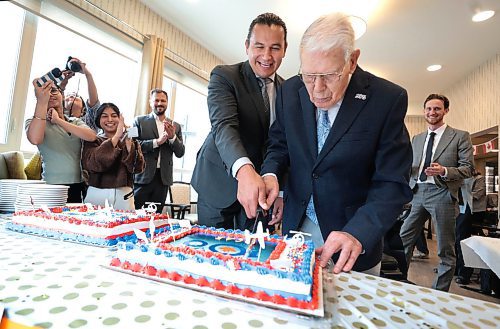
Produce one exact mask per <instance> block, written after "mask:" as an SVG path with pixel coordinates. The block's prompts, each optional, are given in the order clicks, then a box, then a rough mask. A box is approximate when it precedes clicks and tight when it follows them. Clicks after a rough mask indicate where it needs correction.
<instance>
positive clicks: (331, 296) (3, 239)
mask: <svg viewBox="0 0 500 329" xmlns="http://www.w3.org/2000/svg"><path fill="white" fill-rule="evenodd" d="M3 224H4V222H3V221H2V220H0V303H1V304H2V305H3V306H4V307H5V308H6V309H7V311H8V314H9V317H10V318H11V320H13V321H16V322H19V323H23V324H26V325H38V326H41V327H44V328H149V329H151V328H196V329H201V328H225V329H229V328H273V329H274V328H278V329H279V328H287V329H288V328H381V327H382V328H462V327H465V328H478V327H491V328H494V327H496V326H497V324H498V323H500V305H498V304H493V303H488V302H484V301H480V300H475V299H471V298H466V297H462V296H458V295H453V294H448V293H444V292H440V291H436V290H432V289H429V288H423V287H419V286H413V285H409V284H405V283H400V282H396V281H392V280H387V279H383V278H379V277H374V276H370V275H365V274H362V273H357V272H352V273H344V274H340V275H333V274H330V273H328V272H326V271H325V272H324V280H323V281H324V288H323V290H324V291H323V293H324V301H325V317H324V318H321V319H318V318H310V317H304V316H297V315H295V314H291V313H287V312H284V311H277V310H273V309H268V308H265V307H261V306H256V305H251V304H247V303H244V302H236V301H232V300H228V299H224V298H219V297H215V296H212V295H208V294H204V293H200V292H196V291H192V290H189V289H183V288H180V287H174V286H171V285H168V284H163V283H158V282H153V281H151V280H147V279H142V278H138V277H134V276H131V275H127V274H124V273H118V272H115V271H111V270H108V269H106V268H103V267H102V266H100V265H102V264H104V263H105V262H106V260H105V257H106V254H107V250H106V249H105V248H97V247H91V246H83V245H78V244H73V243H67V242H61V241H55V240H48V239H44V238H39V237H34V236H28V235H23V234H19V233H15V232H10V231H7V230H5V229H4V227H3Z"/></svg>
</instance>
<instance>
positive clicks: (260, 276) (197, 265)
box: [110, 225, 319, 310]
mask: <svg viewBox="0 0 500 329" xmlns="http://www.w3.org/2000/svg"><path fill="white" fill-rule="evenodd" d="M161 231H162V232H161V233H159V234H157V235H156V236H155V237H153V239H152V240H150V241H148V242H145V241H138V242H137V243H132V242H120V243H118V245H117V250H116V251H115V252H114V253H113V255H112V257H111V258H112V260H111V262H110V266H111V267H117V268H120V269H121V270H125V271H130V272H134V273H138V274H140V275H141V276H148V277H152V278H157V279H160V280H161V281H167V282H169V281H175V282H177V283H179V284H181V285H188V286H193V285H194V286H198V287H204V288H203V290H207V289H208V290H215V291H219V292H223V294H226V293H227V294H231V295H237V296H240V297H241V296H244V297H245V298H252V299H255V300H259V301H263V302H268V303H272V304H276V305H287V306H289V307H292V308H297V309H308V310H314V309H316V308H318V293H319V292H318V289H317V285H318V272H319V267H318V265H317V263H316V262H315V253H314V247H313V244H312V242H311V241H304V239H303V238H302V239H295V238H288V239H287V238H286V237H285V238H284V237H281V236H278V235H271V236H266V238H265V248H264V249H261V250H259V249H260V248H259V244H258V243H257V242H256V240H257V239H253V240H252V242H251V243H250V244H246V242H245V234H244V232H241V231H239V230H236V231H232V230H223V229H214V228H207V227H205V226H197V225H195V226H193V227H190V228H181V227H179V226H178V225H173V226H167V227H164V228H163V229H162V230H161ZM247 242H248V241H247ZM192 288H195V289H197V287H192ZM240 299H241V298H240Z"/></svg>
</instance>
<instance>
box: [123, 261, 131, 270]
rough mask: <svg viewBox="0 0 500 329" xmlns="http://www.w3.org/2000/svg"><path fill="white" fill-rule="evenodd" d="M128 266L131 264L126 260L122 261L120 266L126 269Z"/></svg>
mask: <svg viewBox="0 0 500 329" xmlns="http://www.w3.org/2000/svg"><path fill="white" fill-rule="evenodd" d="M130 267H131V265H130V263H129V262H128V261H125V262H123V263H122V268H123V269H126V270H128V269H130Z"/></svg>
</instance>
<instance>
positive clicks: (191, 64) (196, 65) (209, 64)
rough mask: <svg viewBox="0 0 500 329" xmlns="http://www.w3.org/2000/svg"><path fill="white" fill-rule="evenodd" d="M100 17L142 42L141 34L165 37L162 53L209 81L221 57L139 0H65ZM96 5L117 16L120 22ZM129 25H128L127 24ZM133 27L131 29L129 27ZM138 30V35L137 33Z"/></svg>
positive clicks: (220, 62) (220, 61)
mask: <svg viewBox="0 0 500 329" xmlns="http://www.w3.org/2000/svg"><path fill="white" fill-rule="evenodd" d="M66 1H68V2H70V3H73V4H74V5H76V6H77V7H79V8H81V9H83V10H85V11H86V12H88V13H90V14H92V15H93V16H95V17H97V18H99V19H101V20H103V21H104V22H106V23H108V24H110V25H111V26H113V27H115V28H117V29H118V30H120V31H122V32H124V33H125V34H127V35H129V36H131V37H132V38H134V39H136V40H138V41H140V42H143V37H142V36H141V34H143V35H147V34H152V35H157V36H159V37H161V38H162V39H164V40H165V44H166V51H165V56H166V57H167V58H168V59H170V60H172V61H174V62H176V63H177V64H179V65H181V66H183V67H184V68H186V69H188V70H189V71H191V72H193V73H195V74H197V75H199V76H200V77H202V78H204V79H205V80H207V81H208V79H209V75H210V71H212V68H213V67H214V66H216V65H218V64H222V63H223V62H222V60H221V59H219V58H218V57H216V56H215V55H214V54H212V53H211V52H209V51H208V50H207V49H205V48H204V47H202V46H201V45H200V44H198V43H197V42H195V41H194V40H193V39H191V38H190V37H189V36H187V35H186V34H184V33H183V32H181V31H180V30H179V29H177V28H176V27H174V26H173V25H172V24H170V23H169V22H167V21H166V20H165V19H163V18H162V17H161V16H160V15H158V14H156V13H155V12H154V11H152V10H151V9H149V8H148V7H147V6H146V5H144V4H143V3H142V2H140V1H139V0H120V1H116V0H88V1H84V0H66ZM88 2H90V3H92V4H94V5H95V6H97V7H98V8H100V9H102V10H104V11H105V12H107V13H109V14H111V15H112V16H114V17H116V18H117V19H119V20H120V21H123V22H125V23H126V24H123V23H121V22H119V21H117V20H115V19H113V18H112V17H110V16H109V15H106V14H105V13H103V12H102V11H101V10H99V9H98V8H95V6H92V5H91V4H89V3H88ZM127 25H129V26H127ZM130 27H132V28H130ZM134 30H137V31H139V32H140V33H141V34H139V33H137V32H136V31H134Z"/></svg>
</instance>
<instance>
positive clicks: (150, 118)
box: [134, 89, 185, 212]
mask: <svg viewBox="0 0 500 329" xmlns="http://www.w3.org/2000/svg"><path fill="white" fill-rule="evenodd" d="M149 105H150V106H151V111H152V112H151V113H150V114H148V115H142V116H138V117H136V118H135V121H134V127H137V129H138V133H139V136H138V137H137V139H138V141H139V143H140V144H141V150H142V153H143V155H144V159H145V160H146V168H145V169H144V171H143V172H142V173H140V174H135V177H134V198H135V208H136V209H139V208H141V207H142V206H143V205H144V204H145V203H146V202H155V203H161V204H164V203H165V199H166V197H167V190H168V186H170V185H172V180H173V179H172V168H173V160H172V154H175V156H176V157H178V158H180V157H182V156H183V155H184V151H185V148H184V144H183V142H182V131H181V126H180V125H179V124H178V123H177V122H174V121H172V120H171V119H169V118H168V117H167V115H166V114H165V112H166V110H167V106H168V95H167V92H166V91H164V90H162V89H153V90H151V94H150V98H149ZM161 210H162V209H158V212H161Z"/></svg>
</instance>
